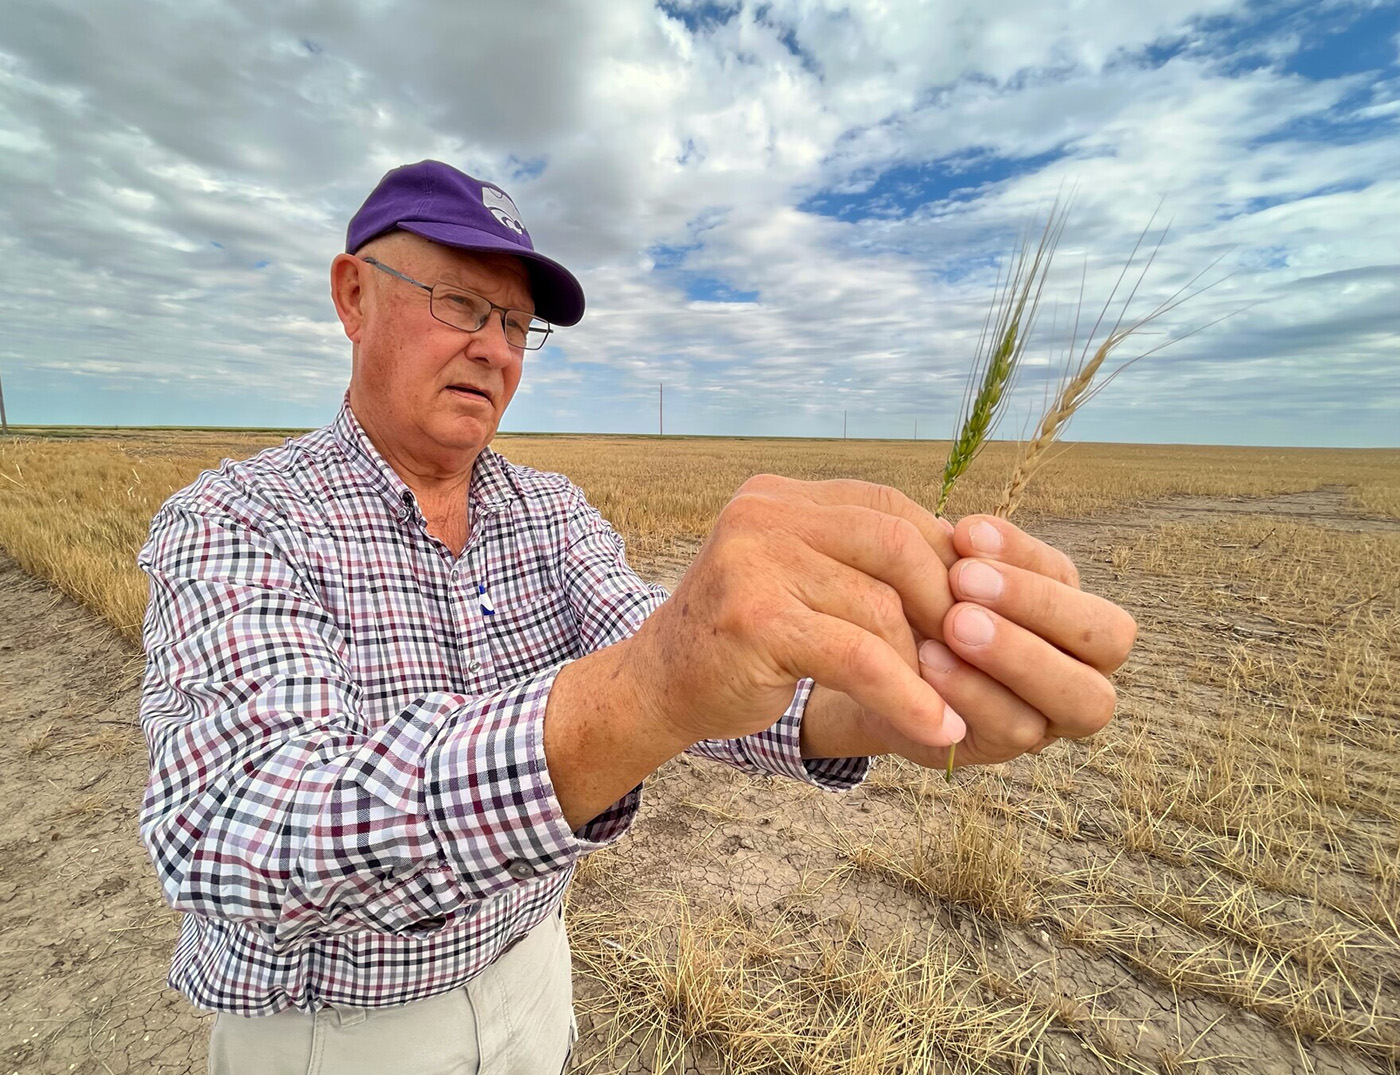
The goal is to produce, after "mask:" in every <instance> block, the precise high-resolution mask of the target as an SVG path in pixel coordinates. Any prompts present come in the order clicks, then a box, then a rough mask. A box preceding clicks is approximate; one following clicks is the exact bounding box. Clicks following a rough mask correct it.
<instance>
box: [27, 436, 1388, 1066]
mask: <svg viewBox="0 0 1400 1075" xmlns="http://www.w3.org/2000/svg"><path fill="white" fill-rule="evenodd" d="M278 440H280V438H268V437H258V436H255V435H246V434H238V433H234V432H219V433H212V432H164V433H159V434H156V433H152V434H141V433H139V432H133V433H123V434H121V435H120V436H117V435H111V434H105V433H102V432H101V431H88V432H87V433H85V434H84V435H81V436H66V437H64V436H54V435H48V436H25V437H18V438H10V439H8V440H4V439H0V548H3V549H4V550H5V551H6V552H7V553H8V554H9V555H10V556H11V557H13V558H14V559H15V560H17V561H18V562H19V563H20V564H21V565H22V566H23V567H24V568H25V570H27V571H29V572H31V573H33V574H35V575H38V576H40V577H43V578H45V579H48V580H51V581H53V582H55V583H56V584H57V585H58V586H60V587H61V588H62V589H64V590H65V591H67V592H68V593H70V594H72V595H73V596H75V597H76V598H78V599H79V600H80V601H82V602H83V603H85V604H87V605H88V606H89V607H91V608H92V609H94V610H95V611H97V612H98V613H99V615H101V616H102V617H103V618H104V619H106V620H107V621H108V622H110V623H112V624H114V625H115V626H116V627H118V628H119V629H120V630H121V631H122V632H123V633H124V634H125V635H126V636H127V637H128V638H129V639H131V640H132V641H133V642H134V641H136V639H137V638H138V635H139V625H140V619H141V614H142V611H143V608H144V604H145V585H144V581H143V579H142V577H141V575H140V573H139V572H138V571H137V570H136V568H135V566H134V556H135V551H136V549H137V548H138V547H139V545H140V544H141V542H142V541H143V540H144V537H145V532H146V526H147V523H148V520H149V519H150V517H151V515H152V514H153V513H154V511H155V510H156V508H157V507H158V506H159V504H160V503H161V502H162V501H163V500H164V498H165V497H166V496H167V495H168V494H169V493H170V492H171V491H173V490H174V489H176V488H179V487H180V486H182V485H184V484H186V483H187V482H189V481H190V480H191V479H192V478H193V477H194V476H195V475H196V474H197V473H198V472H199V471H200V470H201V469H204V468H205V467H209V466H212V465H217V463H218V461H219V460H220V459H221V458H223V457H233V458H242V457H244V456H246V455H248V454H251V453H252V452H254V451H256V450H257V449H258V448H260V447H262V446H265V445H267V444H269V443H276V442H277V441H278ZM495 447H496V448H497V449H498V450H500V451H502V452H503V453H504V454H506V455H507V456H508V457H509V458H511V459H513V460H514V461H516V462H520V463H526V464H529V465H532V466H536V467H540V468H542V469H548V470H558V471H562V472H564V473H566V474H568V475H569V476H570V477H571V478H573V479H574V480H575V481H576V482H577V483H578V484H579V485H581V486H582V487H583V488H584V490H585V491H586V492H587V493H588V495H589V496H590V498H591V499H592V501H593V502H594V503H595V504H596V505H597V506H598V508H599V509H600V510H601V511H602V512H603V514H604V515H605V516H607V517H608V518H609V519H611V520H612V521H613V523H614V524H615V525H616V526H617V527H618V529H619V530H620V531H621V532H622V533H623V535H624V536H625V537H626V538H627V540H628V543H629V549H630V551H631V555H632V559H633V561H634V564H635V565H636V566H638V567H639V569H641V570H642V572H643V574H647V575H650V576H652V577H669V578H671V579H672V580H673V579H674V577H675V575H676V574H677V573H678V572H679V571H680V570H682V569H683V567H684V564H685V563H686V562H687V561H688V559H689V557H690V556H691V555H693V553H694V550H695V549H696V547H697V545H698V542H699V541H700V540H701V539H702V538H703V536H704V535H705V533H706V532H707V531H708V528H709V526H710V525H711V523H712V521H713V519H714V517H715V515H716V514H717V513H718V511H719V510H720V508H721V507H722V506H723V504H724V503H725V502H726V501H727V499H728V498H729V496H730V495H731V494H732V492H733V491H734V489H735V488H736V487H737V486H738V485H739V484H740V483H741V482H742V481H743V480H744V478H746V477H748V476H749V475H751V474H753V473H757V472H760V471H768V472H775V473H782V474H788V475H791V476H794V477H800V478H806V479H824V478H834V477H844V478H860V479H864V480H869V481H878V482H882V483H886V484H890V485H893V486H896V487H898V488H900V489H902V490H903V491H905V492H906V493H908V494H909V495H910V496H912V497H914V498H915V499H917V500H919V501H920V502H922V503H925V504H932V502H933V500H934V498H935V496H936V494H937V489H938V481H939V477H940V475H941V470H942V464H943V461H944V458H945V456H946V452H947V445H946V443H937V442H918V443H909V442H896V441H886V442H876V441H846V442H843V441H782V440H720V439H705V438H665V439H659V438H642V437H636V438H628V437H535V436H531V437H506V436H503V437H501V438H499V439H498V440H497V442H496V444H495ZM1013 453H1014V449H1013V447H1012V446H1009V445H1004V444H993V445H990V446H989V447H988V448H987V450H986V451H985V453H984V454H983V456H982V457H981V458H980V459H979V461H978V462H977V463H976V464H975V465H974V467H973V469H972V471H971V472H970V473H969V474H968V475H967V476H966V477H965V478H964V479H962V481H961V483H960V484H959V486H958V489H957V492H956V493H955V495H954V499H953V502H952V504H951V505H950V507H951V509H952V512H953V513H954V514H963V513H967V512H971V511H976V510H979V509H980V508H983V507H986V506H987V505H989V504H991V503H992V502H994V501H995V499H996V495H997V494H998V493H999V492H1000V485H1001V483H1002V482H1003V481H1004V479H1005V476H1006V474H1007V471H1008V470H1009V468H1010V465H1011V461H1012V458H1013ZM1017 522H1018V523H1019V524H1020V525H1022V526H1023V527H1025V528H1026V529H1028V530H1031V531H1032V532H1035V533H1038V534H1041V535H1042V536H1044V537H1046V539H1047V540H1050V541H1052V543H1055V544H1057V545H1059V546H1060V547H1062V548H1065V549H1066V551H1068V552H1070V553H1071V555H1073V556H1074V557H1075V559H1076V562H1078V563H1079V565H1080V567H1081V570H1082V572H1083V575H1084V579H1085V585H1086V587H1088V588H1092V589H1094V590H1096V591H1097V592H1100V593H1103V594H1104V595H1105V596H1108V597H1110V598H1112V599H1113V600H1115V601H1118V602H1119V603H1120V604H1123V605H1124V606H1125V607H1127V608H1128V609H1129V610H1130V611H1131V612H1132V613H1133V614H1134V615H1135V616H1136V617H1137V618H1138V622H1139V625H1140V629H1141V634H1140V639H1139V643H1138V645H1137V647H1136V648H1135V650H1134V653H1133V655H1132V657H1131V658H1130V659H1129V662H1128V663H1127V665H1125V667H1124V668H1123V669H1122V670H1121V672H1120V673H1119V675H1118V677H1117V684H1118V687H1119V695H1120V705H1119V715H1118V717H1117V719H1116V720H1115V721H1114V722H1113V724H1111V725H1110V726H1109V727H1108V728H1107V729H1105V731H1103V732H1102V733H1100V734H1099V735H1097V736H1095V737H1094V738H1093V739H1092V740H1090V741H1086V742H1083V743H1061V744H1057V745H1056V746H1055V747H1054V748H1052V749H1051V750H1049V751H1047V752H1046V753H1045V754H1043V755H1041V756H1040V757H1038V758H1027V759H1021V760H1019V761H1017V762H1015V763H1012V764H1009V765H1004V766H997V767H993V768H991V769H988V770H984V771H979V772H974V771H964V772H961V773H960V774H959V775H958V777H957V778H956V779H955V781H954V783H953V784H952V785H951V786H949V785H945V784H944V782H943V780H942V777H941V774H932V773H926V772H921V771H919V770H917V769H915V768H914V767H913V766H911V765H907V764H902V763H895V762H893V761H890V760H885V761H882V762H880V763H879V764H878V765H877V767H876V769H875V771H874V773H873V775H872V778H871V779H870V780H869V781H868V782H867V784H866V785H865V786H864V787H863V788H861V789H858V790H857V791H855V792H852V793H850V794H849V795H845V796H829V795H823V794H821V793H818V792H814V791H811V790H809V789H803V788H797V787H794V786H791V785H784V784H781V783H775V782H767V781H762V780H754V779H751V778H749V777H746V776H743V775H741V774H737V773H731V772H729V771H727V770H723V769H720V768H718V767H714V766H709V765H705V764H702V763H699V762H691V761H689V760H688V759H681V760H678V761H675V762H672V763H670V764H669V765H667V766H666V767H663V769H662V770H661V771H660V772H658V773H657V774H655V776H654V777H653V778H652V779H651V780H650V781H649V782H648V798H649V805H648V806H647V807H645V808H644V817H643V819H642V820H641V821H639V823H638V829H637V831H636V832H635V833H634V834H633V836H632V837H629V839H627V840H625V841H623V842H622V843H621V844H620V845H618V846H617V847H615V848H612V849H609V850H607V851H605V852H601V853H599V854H597V855H594V856H592V857H591V858H590V859H588V860H586V862H585V863H584V865H583V867H582V868H581V870H580V874H579V878H578V880H577V882H576V884H575V885H574V887H573V889H572V892H571V897H570V904H569V909H568V916H569V921H570V932H571V936H572V938H573V942H574V949H575V979H576V985H577V988H578V993H579V996H578V1004H579V1008H580V1012H581V1016H582V1019H581V1022H582V1024H583V1026H584V1028H585V1037H584V1039H583V1041H582V1042H581V1059H580V1062H579V1065H578V1070H582V1071H590V1072H593V1071H596V1072H604V1071H608V1072H611V1071H653V1070H655V1071H667V1070H669V1071H677V1072H682V1071H686V1070H698V1071H724V1072H746V1073H747V1072H753V1073H757V1072H804V1073H813V1075H815V1073H825V1072H857V1073H860V1072H870V1073H874V1072H890V1073H894V1072H906V1071H925V1070H935V1071H949V1072H963V1071H967V1072H973V1071H988V1072H1034V1071H1072V1072H1081V1071H1082V1072H1090V1071H1133V1072H1166V1073H1178V1072H1186V1071H1200V1072H1214V1071H1222V1072H1227V1071H1228V1072H1233V1071H1239V1072H1261V1071H1314V1070H1315V1071H1319V1072H1351V1071H1356V1072H1369V1071H1396V1070H1397V1065H1400V930H1398V929H1397V916H1400V911H1397V908H1398V907H1400V701H1397V698H1398V697H1400V612H1397V607H1400V452H1395V451H1341V450H1337V451H1324V450H1280V449H1233V448H1204V447H1155V446H1132V445H1127V446H1125V445H1087V444H1085V445H1075V446H1072V447H1069V448H1066V449H1063V450H1062V455H1061V457H1060V458H1059V459H1058V460H1057V462H1056V463H1055V464H1053V465H1052V466H1051V467H1050V468H1049V469H1047V471H1046V472H1044V473H1043V474H1042V475H1041V476H1040V477H1039V478H1038V479H1037V484H1036V485H1034V486H1033V487H1032V488H1031V490H1030V491H1029V493H1028V495H1027V497H1026V499H1025V500H1024V502H1023V504H1022V506H1021V509H1020V511H1019V513H1018V516H1017ZM71 734H73V731H72V730H71V729H56V728H54V727H37V728H36V729H35V731H34V741H33V743H32V745H31V747H32V749H31V753H32V755H33V756H34V757H36V758H38V757H44V756H46V755H48V754H49V753H51V752H52V751H53V750H54V749H55V748H54V740H55V738H56V737H61V736H63V735H71ZM122 757H123V759H124V760H123V764H130V765H135V766H140V765H141V764H142V756H141V753H140V751H139V750H137V749H131V750H129V751H127V753H125V754H124V755H122ZM108 808H110V809H113V810H116V809H126V810H130V808H131V804H125V805H120V806H110V807H108ZM75 809H76V808H75ZM158 972H159V968H157V969H156V973H158ZM114 1070H115V1069H114Z"/></svg>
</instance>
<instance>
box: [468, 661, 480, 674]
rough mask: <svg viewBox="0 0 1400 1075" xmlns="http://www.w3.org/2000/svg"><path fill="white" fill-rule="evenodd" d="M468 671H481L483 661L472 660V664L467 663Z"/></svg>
mask: <svg viewBox="0 0 1400 1075" xmlns="http://www.w3.org/2000/svg"><path fill="white" fill-rule="evenodd" d="M467 671H468V672H480V671H481V662H480V661H472V662H471V664H469V665H467Z"/></svg>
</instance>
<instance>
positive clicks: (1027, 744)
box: [1006, 721, 1045, 757]
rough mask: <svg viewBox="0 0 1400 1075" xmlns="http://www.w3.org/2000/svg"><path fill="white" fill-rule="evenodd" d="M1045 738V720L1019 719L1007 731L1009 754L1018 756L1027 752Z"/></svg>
mask: <svg viewBox="0 0 1400 1075" xmlns="http://www.w3.org/2000/svg"><path fill="white" fill-rule="evenodd" d="M1044 738H1045V726H1044V723H1043V722H1034V721H1018V722H1017V724H1016V725H1015V727H1013V728H1011V729H1009V730H1008V732H1007V737H1006V746H1007V749H1008V751H1009V752H1010V754H1009V756H1010V757H1016V756H1017V755H1020V754H1025V753H1027V752H1028V751H1029V750H1030V749H1031V748H1032V747H1034V746H1036V745H1037V744H1039V743H1040V741H1041V740H1042V739H1044Z"/></svg>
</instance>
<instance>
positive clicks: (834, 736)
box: [802, 684, 885, 759]
mask: <svg viewBox="0 0 1400 1075" xmlns="http://www.w3.org/2000/svg"><path fill="white" fill-rule="evenodd" d="M860 717H861V708H860V706H858V705H857V704H856V703H855V702H853V701H851V699H850V697H848V696H847V695H845V694H842V693H840V692H839V691H833V690H828V689H827V688H825V687H823V686H821V685H820V684H818V685H817V686H815V687H813V688H812V696H811V697H810V698H809V699H808V700H807V708H806V711H805V712H804V713H803V716H802V757H803V758H804V759H807V758H863V757H868V756H871V755H876V754H883V753H885V751H884V750H883V749H882V748H881V747H880V745H879V744H878V743H876V742H875V741H874V740H873V739H871V738H870V736H869V735H868V734H867V733H866V731H865V726H864V723H863V722H862V721H861V719H860Z"/></svg>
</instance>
